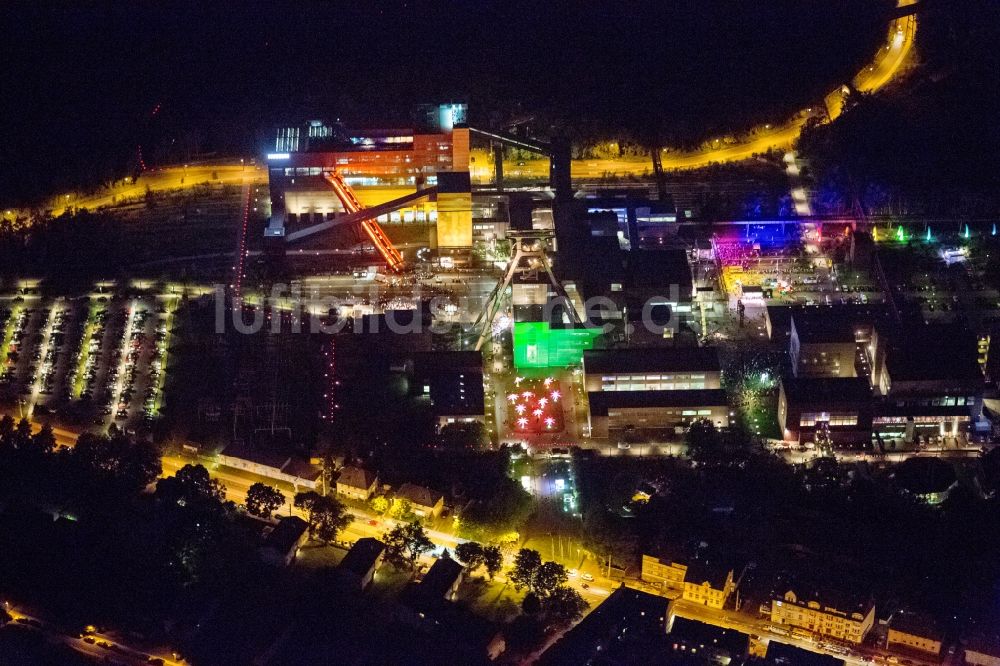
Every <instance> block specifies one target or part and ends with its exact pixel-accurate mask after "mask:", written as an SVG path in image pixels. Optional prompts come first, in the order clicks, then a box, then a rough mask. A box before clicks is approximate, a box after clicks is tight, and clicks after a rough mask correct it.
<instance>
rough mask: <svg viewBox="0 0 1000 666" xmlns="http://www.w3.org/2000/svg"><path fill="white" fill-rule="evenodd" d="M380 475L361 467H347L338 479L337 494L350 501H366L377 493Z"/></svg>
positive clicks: (341, 471)
mask: <svg viewBox="0 0 1000 666" xmlns="http://www.w3.org/2000/svg"><path fill="white" fill-rule="evenodd" d="M376 485H378V475H376V474H374V473H373V472H369V471H368V470H366V469H361V468H360V467H352V466H347V467H344V468H343V469H341V470H340V476H338V477H337V494H338V495H342V496H344V497H347V498H349V499H354V500H360V501H362V502H363V501H366V500H367V499H368V498H369V497H371V496H372V493H374V492H375V486H376Z"/></svg>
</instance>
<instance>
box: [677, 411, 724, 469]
mask: <svg viewBox="0 0 1000 666" xmlns="http://www.w3.org/2000/svg"><path fill="white" fill-rule="evenodd" d="M684 440H685V443H686V444H687V455H688V457H689V458H691V459H692V460H702V461H703V460H706V459H709V458H711V457H713V456H714V455H715V454H717V453H718V452H719V449H720V448H721V446H722V444H721V442H720V441H719V440H720V438H719V431H718V430H716V429H715V426H714V425H713V424H712V422H711V421H709V420H708V419H699V420H697V421H695V422H694V423H692V424H691V426H690V427H689V428H688V431H687V434H686V435H685V436H684Z"/></svg>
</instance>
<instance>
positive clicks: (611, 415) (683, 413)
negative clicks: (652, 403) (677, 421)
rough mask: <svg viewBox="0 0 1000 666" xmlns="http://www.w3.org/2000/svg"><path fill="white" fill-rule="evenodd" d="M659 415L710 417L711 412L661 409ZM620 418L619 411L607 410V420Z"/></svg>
mask: <svg viewBox="0 0 1000 666" xmlns="http://www.w3.org/2000/svg"><path fill="white" fill-rule="evenodd" d="M660 413H661V414H665V415H667V416H676V415H680V416H711V415H712V410H711V409H684V410H680V411H678V410H674V409H663V410H660ZM621 416H624V414H623V413H622V412H620V411H617V410H613V409H609V410H608V417H609V418H615V417H621Z"/></svg>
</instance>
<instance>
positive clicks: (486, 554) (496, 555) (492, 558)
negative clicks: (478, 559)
mask: <svg viewBox="0 0 1000 666" xmlns="http://www.w3.org/2000/svg"><path fill="white" fill-rule="evenodd" d="M483 566H485V567H486V573H488V574H489V575H490V580H493V577H494V576H496V575H497V574H498V573H500V569H502V568H503V551H501V550H500V546H495V545H489V546H483Z"/></svg>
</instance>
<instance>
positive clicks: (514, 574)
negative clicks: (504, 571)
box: [508, 548, 542, 592]
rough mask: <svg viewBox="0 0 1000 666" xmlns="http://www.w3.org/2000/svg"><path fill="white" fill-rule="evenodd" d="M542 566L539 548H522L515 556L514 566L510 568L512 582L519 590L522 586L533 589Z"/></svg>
mask: <svg viewBox="0 0 1000 666" xmlns="http://www.w3.org/2000/svg"><path fill="white" fill-rule="evenodd" d="M540 566H542V556H541V555H540V554H539V553H538V551H537V550H532V549H530V548H522V549H521V550H519V551H517V555H515V556H514V566H513V567H512V568H511V570H510V576H508V577H509V578H510V582H511V584H512V585H513V586H514V589H515V590H517V591H518V592H520V591H521V589H522V588H525V587H526V588H528V589H531V587H532V583H533V582H534V580H535V573H536V572H537V571H538V568H539V567H540Z"/></svg>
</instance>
